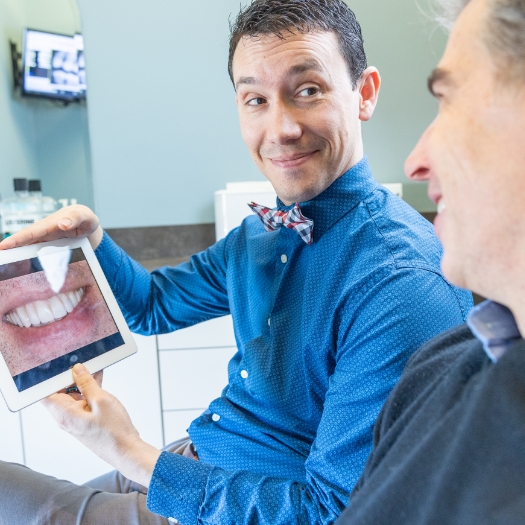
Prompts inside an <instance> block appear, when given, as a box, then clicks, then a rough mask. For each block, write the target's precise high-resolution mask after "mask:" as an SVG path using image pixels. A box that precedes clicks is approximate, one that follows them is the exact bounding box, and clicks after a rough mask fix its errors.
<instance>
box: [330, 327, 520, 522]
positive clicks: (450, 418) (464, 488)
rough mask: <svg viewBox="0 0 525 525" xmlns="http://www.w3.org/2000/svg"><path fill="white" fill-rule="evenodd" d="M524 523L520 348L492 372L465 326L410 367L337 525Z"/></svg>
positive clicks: (393, 395) (381, 419) (378, 428)
mask: <svg viewBox="0 0 525 525" xmlns="http://www.w3.org/2000/svg"><path fill="white" fill-rule="evenodd" d="M365 524H367V525H387V524H388V525H470V524H472V525H489V524H490V525H493V524H494V525H519V524H525V341H524V340H523V339H520V340H518V341H517V342H516V343H515V344H514V345H513V346H512V347H511V348H510V349H509V350H508V351H507V353H506V354H505V355H504V356H503V357H502V358H501V359H500V360H499V361H498V362H497V364H494V363H492V362H491V361H490V359H489V358H488V357H487V355H486V354H485V352H484V350H483V348H482V346H481V343H480V342H478V340H477V339H475V338H474V336H473V335H472V334H471V332H470V330H469V329H468V328H467V327H466V326H465V325H464V326H460V327H458V328H455V329H453V330H451V331H449V332H446V333H445V334H442V335H441V336H439V337H437V338H435V339H433V340H432V341H430V342H429V343H427V344H426V345H425V346H424V347H423V348H422V349H421V350H419V351H418V352H417V353H416V354H415V355H414V356H413V357H412V359H411V360H410V361H409V363H408V365H407V367H406V369H405V372H404V373H403V376H402V377H401V380H400V382H399V383H398V385H397V386H396V388H395V389H394V390H393V392H392V393H391V394H390V396H389V398H388V400H387V402H386V404H385V406H384V407H383V410H382V412H381V414H380V416H379V419H378V421H377V423H376V426H375V432H374V450H373V452H372V454H371V455H370V457H369V459H368V462H367V465H366V467H365V470H364V472H363V475H362V477H361V479H360V480H359V482H358V484H357V485H356V487H355V489H354V492H353V494H352V496H351V500H350V505H349V507H348V508H347V509H346V510H345V512H344V513H343V514H342V516H341V517H340V519H339V520H338V521H337V525H365Z"/></svg>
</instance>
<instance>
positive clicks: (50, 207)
mask: <svg viewBox="0 0 525 525" xmlns="http://www.w3.org/2000/svg"><path fill="white" fill-rule="evenodd" d="M29 196H30V197H33V198H36V199H38V200H39V205H40V212H41V217H40V218H41V219H43V218H44V217H47V216H48V215H50V214H51V213H53V212H55V211H56V209H57V202H56V201H55V199H53V198H52V197H46V196H43V195H42V184H41V182H40V179H32V180H30V181H29Z"/></svg>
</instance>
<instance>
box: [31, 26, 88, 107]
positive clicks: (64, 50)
mask: <svg viewBox="0 0 525 525" xmlns="http://www.w3.org/2000/svg"><path fill="white" fill-rule="evenodd" d="M22 60H23V79H22V93H23V94H24V95H33V96H42V97H49V98H55V99H60V100H76V99H81V98H84V97H85V96H86V66H85V59H84V41H83V38H82V35H78V34H77V35H74V36H67V35H58V34H55V33H46V32H43V31H35V30H33V29H26V30H25V34H24V49H23V54H22Z"/></svg>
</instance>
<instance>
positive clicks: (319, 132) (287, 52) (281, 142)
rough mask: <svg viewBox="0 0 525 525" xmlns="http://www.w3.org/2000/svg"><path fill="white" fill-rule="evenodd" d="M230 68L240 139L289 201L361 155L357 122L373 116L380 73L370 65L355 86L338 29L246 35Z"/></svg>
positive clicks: (314, 191)
mask: <svg viewBox="0 0 525 525" xmlns="http://www.w3.org/2000/svg"><path fill="white" fill-rule="evenodd" d="M233 74H234V82H235V85H236V91H237V98H236V100H237V106H238V109H239V118H240V124H241V132H242V136H243V139H244V141H245V142H246V144H247V146H248V148H249V150H250V153H251V155H252V158H253V159H254V161H255V163H256V164H257V166H258V167H259V169H260V170H261V171H262V172H263V173H264V175H265V176H266V177H267V178H268V179H269V180H270V182H271V183H272V184H273V186H274V188H275V190H276V192H277V195H279V197H280V198H281V199H282V200H283V201H284V202H285V203H286V204H291V203H293V202H296V201H297V202H302V201H307V200H310V199H312V198H313V197H315V196H317V195H318V194H320V193H321V192H322V191H323V190H325V189H326V188H327V187H328V186H330V185H331V184H332V182H333V181H334V180H335V179H336V178H338V177H339V176H340V175H342V174H343V173H344V172H345V171H347V170H348V169H349V168H351V167H352V166H353V165H354V164H356V163H357V162H358V161H359V160H361V158H362V156H363V148H362V139H361V128H360V121H364V120H368V119H369V118H370V117H371V116H372V113H373V110H374V107H375V104H376V100H377V93H378V91H379V84H380V80H379V75H378V74H377V71H376V70H375V69H374V68H369V69H368V70H367V71H366V72H365V73H364V74H363V77H362V79H361V81H360V82H359V85H358V88H357V89H355V90H354V89H353V86H352V82H351V79H350V73H349V71H348V67H347V64H346V62H345V60H344V58H343V55H342V53H341V50H340V45H339V41H338V39H337V37H336V35H335V34H333V33H330V32H313V33H307V34H304V35H303V34H296V35H287V36H286V38H285V39H280V38H278V37H276V36H273V35H269V36H262V37H260V38H243V39H242V40H241V41H240V43H239V45H238V46H237V49H236V51H235V55H234V59H233Z"/></svg>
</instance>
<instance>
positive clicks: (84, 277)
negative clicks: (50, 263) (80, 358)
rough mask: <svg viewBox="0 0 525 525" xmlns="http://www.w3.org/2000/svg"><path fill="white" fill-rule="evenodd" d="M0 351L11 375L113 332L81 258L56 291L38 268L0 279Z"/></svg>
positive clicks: (96, 287)
mask: <svg viewBox="0 0 525 525" xmlns="http://www.w3.org/2000/svg"><path fill="white" fill-rule="evenodd" d="M0 298H1V299H2V300H1V301H0V302H1V304H2V307H3V308H2V310H0V352H2V355H3V356H4V359H5V360H6V363H7V366H8V368H9V371H10V372H11V375H13V376H15V375H17V374H20V373H22V372H25V371H27V370H30V369H32V368H35V367H37V366H40V365H41V364H43V363H47V362H48V361H52V360H53V359H57V358H58V357H61V356H63V355H66V354H68V353H70V352H72V351H73V350H77V349H79V348H83V347H85V346H86V345H89V344H91V343H94V342H95V341H99V340H101V339H103V338H104V337H107V336H109V335H111V334H114V333H116V332H117V328H116V325H115V323H114V321H113V318H112V316H111V313H110V312H109V310H108V308H107V306H106V303H105V301H104V298H103V297H102V294H101V292H100V290H99V288H98V286H97V285H96V283H95V280H94V278H93V275H92V273H91V270H90V269H89V265H88V264H87V262H86V261H77V262H73V263H70V264H69V269H68V272H67V276H66V280H65V282H64V284H63V286H62V289H61V290H60V291H59V293H56V292H53V290H52V289H51V287H50V285H49V283H48V281H47V278H46V276H45V272H44V271H39V272H34V273H29V274H27V275H21V276H18V277H15V278H11V279H7V280H3V281H0Z"/></svg>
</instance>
